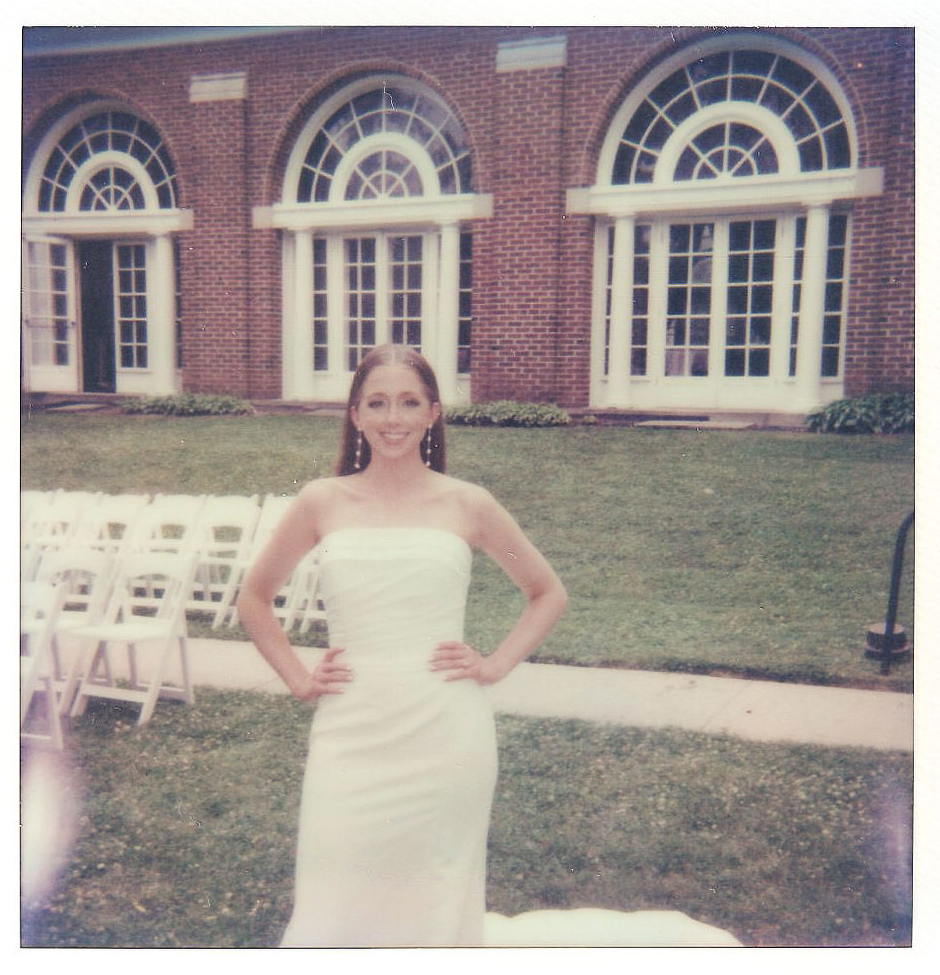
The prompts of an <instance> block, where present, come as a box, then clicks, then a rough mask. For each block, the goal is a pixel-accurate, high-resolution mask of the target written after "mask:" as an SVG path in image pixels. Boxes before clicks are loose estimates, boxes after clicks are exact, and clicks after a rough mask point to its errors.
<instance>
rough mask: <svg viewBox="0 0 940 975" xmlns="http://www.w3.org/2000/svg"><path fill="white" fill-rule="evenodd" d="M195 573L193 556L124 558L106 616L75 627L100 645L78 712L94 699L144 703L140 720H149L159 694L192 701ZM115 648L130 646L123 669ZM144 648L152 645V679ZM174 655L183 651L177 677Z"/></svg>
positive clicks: (153, 554)
mask: <svg viewBox="0 0 940 975" xmlns="http://www.w3.org/2000/svg"><path fill="white" fill-rule="evenodd" d="M192 577H193V559H192V556H191V555H190V556H180V555H177V554H173V553H167V552H144V553H140V554H136V555H129V556H127V557H125V558H124V559H122V560H121V564H120V565H119V567H118V570H117V572H116V574H115V581H114V592H113V594H112V597H111V601H110V603H109V605H108V609H107V611H106V613H105V618H104V620H103V621H102V622H101V623H100V624H98V625H97V626H94V625H93V626H86V627H78V628H77V629H75V630H74V631H72V632H73V633H74V635H75V636H76V637H80V638H82V639H85V640H88V641H89V643H94V645H95V649H94V652H93V653H92V654H91V656H90V659H89V660H88V665H87V667H86V668H85V671H84V674H83V676H82V679H81V682H80V683H79V686H78V692H77V694H76V696H75V704H74V705H73V707H72V715H73V716H78V715H80V714H82V713H83V712H84V710H85V706H86V704H87V703H88V699H89V698H92V697H94V698H105V699H109V700H116V701H127V702H132V703H137V704H140V705H141V709H140V714H139V716H138V719H137V723H138V724H144V723H145V722H147V721H149V720H150V717H151V715H152V714H153V709H154V707H155V706H156V703H157V700H158V698H166V699H171V700H182V701H185V702H186V703H187V704H191V703H192V702H193V699H194V698H193V688H192V682H191V680H190V675H189V661H188V658H187V646H186V607H185V601H186V593H187V592H188V591H189V588H190V587H191V586H192ZM115 646H124V647H125V648H126V650H127V666H126V669H124V670H122V671H118V669H117V667H116V660H115V659H114V658H113V657H112V655H111V654H112V649H113V648H114V647H115ZM142 646H148V647H150V648H151V652H150V663H151V666H150V668H149V671H150V672H149V677H147V678H145V676H144V675H143V674H142V673H141V667H140V665H141V663H142V661H141V659H140V658H139V657H138V652H137V651H138V647H142ZM174 653H176V654H178V663H179V674H178V678H179V679H178V680H171V679H170V676H171V675H170V673H169V670H170V667H171V664H172V658H173V656H174ZM102 670H103V671H104V673H103V675H102V673H101V671H102Z"/></svg>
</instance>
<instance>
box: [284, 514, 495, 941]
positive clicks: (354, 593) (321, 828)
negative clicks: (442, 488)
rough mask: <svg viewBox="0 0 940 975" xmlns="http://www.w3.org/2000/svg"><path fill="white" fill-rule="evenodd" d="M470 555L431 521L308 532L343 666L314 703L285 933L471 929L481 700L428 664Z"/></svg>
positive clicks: (491, 774) (486, 735)
mask: <svg viewBox="0 0 940 975" xmlns="http://www.w3.org/2000/svg"><path fill="white" fill-rule="evenodd" d="M471 561H472V557H471V551H470V548H469V546H468V545H467V543H466V542H465V541H464V540H463V539H462V538H460V537H459V536H457V535H455V534H452V533H450V532H447V531H441V530H438V529H428V528H345V529H341V530H339V531H336V532H331V533H330V534H328V535H327V536H326V537H325V538H323V539H322V541H321V543H320V577H319V585H320V595H321V598H322V599H323V603H324V606H325V609H326V614H327V620H328V625H329V633H330V645H331V646H334V647H343V648H345V652H344V653H343V654H342V655H341V658H340V659H342V660H344V661H345V662H346V663H347V665H348V666H349V667H350V668H351V669H352V671H353V679H352V681H351V682H350V683H349V684H347V685H346V686H345V690H344V691H343V693H342V694H338V695H326V696H324V697H322V698H321V699H320V700H319V702H318V704H317V709H316V712H315V715H314V720H313V724H312V727H311V735H310V747H309V753H308V759H307V768H306V773H305V777H304V785H303V792H302V796H301V807H300V830H299V835H298V844H297V865H296V876H295V899H294V911H293V915H292V917H291V920H290V923H289V925H288V927H287V930H286V932H285V934H284V937H283V941H282V944H283V945H284V946H339V947H355V946H369V947H389V946H431V945H440V946H454V945H479V944H481V943H482V942H483V917H484V911H485V877H486V839H487V829H488V825H489V818H490V806H491V802H492V796H493V788H494V786H495V781H496V733H495V725H494V720H493V711H492V707H491V705H490V704H489V701H488V699H487V697H486V694H485V693H484V691H483V689H482V688H481V687H480V686H479V685H478V684H477V683H476V682H475V681H470V680H458V681H449V682H448V681H445V680H444V677H443V675H442V674H441V673H439V672H434V671H432V670H431V669H430V660H431V656H432V654H433V652H434V649H435V647H436V646H437V644H438V643H440V642H442V641H444V640H462V639H463V632H464V612H465V606H466V597H467V588H468V585H469V581H470V568H471Z"/></svg>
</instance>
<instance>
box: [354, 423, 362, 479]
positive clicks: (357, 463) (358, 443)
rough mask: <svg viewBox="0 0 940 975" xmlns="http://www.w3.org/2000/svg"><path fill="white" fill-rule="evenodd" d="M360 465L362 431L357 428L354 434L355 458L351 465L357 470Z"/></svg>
mask: <svg viewBox="0 0 940 975" xmlns="http://www.w3.org/2000/svg"><path fill="white" fill-rule="evenodd" d="M361 466H362V431H361V430H359V431H358V432H357V434H356V459H355V460H354V461H353V467H354V468H355V469H356V470H357V471H358V470H359V468H360V467H361Z"/></svg>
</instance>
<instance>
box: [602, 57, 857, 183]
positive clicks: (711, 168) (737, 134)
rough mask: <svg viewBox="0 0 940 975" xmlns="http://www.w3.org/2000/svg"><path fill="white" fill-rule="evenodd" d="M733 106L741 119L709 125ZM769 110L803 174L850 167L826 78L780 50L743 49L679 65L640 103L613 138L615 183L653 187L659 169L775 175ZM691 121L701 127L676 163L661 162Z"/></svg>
mask: <svg viewBox="0 0 940 975" xmlns="http://www.w3.org/2000/svg"><path fill="white" fill-rule="evenodd" d="M830 84H831V82H830ZM729 111H730V114H731V115H732V118H733V116H734V115H740V117H741V119H742V120H741V121H732V120H725V121H721V122H718V123H715V124H707V123H706V122H705V119H707V117H708V115H728V114H729ZM764 115H766V117H767V122H769V123H770V125H768V126H767V127H768V128H770V127H771V126H772V127H773V128H774V129H778V131H780V132H781V134H782V131H783V129H785V130H786V134H787V135H788V136H789V140H788V139H787V138H786V135H784V136H783V141H785V142H792V146H793V148H794V149H795V150H796V154H797V161H798V168H799V171H801V172H818V171H820V170H825V169H844V168H847V167H848V166H850V165H851V162H852V150H851V145H850V142H849V130H848V126H847V124H846V121H845V118H844V117H843V109H842V108H841V107H840V105H839V104H838V102H837V101H836V98H835V97H834V96H833V94H832V93H831V91H830V88H829V87H828V85H827V83H826V81H824V80H823V79H822V78H821V77H819V75H818V74H816V73H814V72H813V71H812V70H809V69H807V68H806V67H804V66H803V65H801V64H798V63H797V62H796V61H795V60H793V59H792V58H790V57H786V56H784V55H783V54H782V53H779V52H776V51H771V50H759V49H755V48H753V47H744V48H741V49H734V50H723V51H717V52H715V53H714V54H709V55H706V56H705V57H701V58H698V59H696V60H694V61H691V62H688V63H685V64H683V65H682V66H681V67H680V68H677V69H676V70H674V71H671V72H670V73H669V74H667V76H666V77H665V78H663V80H662V81H660V82H659V83H658V84H656V85H655V87H654V88H653V89H652V90H651V91H649V92H648V93H647V94H645V95H644V96H643V97H642V99H640V100H639V104H638V105H637V106H636V107H635V108H634V109H633V111H632V114H631V115H630V118H629V121H628V122H627V124H626V126H625V127H624V129H623V132H622V134H621V136H620V139H619V143H618V144H617V148H616V156H615V159H614V162H613V172H612V174H611V183H612V184H614V185H618V184H628V183H649V182H652V181H653V176H654V174H656V176H657V177H658V179H659V181H660V182H671V181H681V180H687V179H714V178H719V177H721V176H730V177H734V176H752V175H770V174H774V173H777V172H779V171H780V169H779V162H778V159H777V155H776V151H775V149H774V146H773V141H772V139H771V136H770V133H769V132H765V131H762V126H761V116H764ZM690 120H691V121H692V125H693V126H694V128H695V129H697V130H698V131H697V132H696V133H695V134H694V135H692V136H691V137H689V138H687V139H683V140H682V141H683V142H684V145H683V146H682V148H681V150H680V152H679V153H676V152H675V151H673V156H676V155H678V165H677V166H675V167H669V168H659V166H658V163H659V161H660V159H661V157H662V155H663V149H664V147H665V146H666V144H667V143H668V142H669V141H670V140H671V139H672V138H673V136H674V135H675V134H676V132H677V131H678V132H682V130H683V127H685V129H686V130H688V124H687V123H689V122H690ZM745 120H748V121H745ZM750 120H753V122H751V123H750V124H748V122H749V121H750ZM777 123H779V124H777ZM780 125H782V127H783V129H780V128H779V126H780ZM703 126H704V127H703Z"/></svg>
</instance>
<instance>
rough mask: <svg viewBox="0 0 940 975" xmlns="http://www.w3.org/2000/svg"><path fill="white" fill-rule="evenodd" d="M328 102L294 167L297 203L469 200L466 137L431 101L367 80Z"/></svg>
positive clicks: (417, 91) (410, 86)
mask: <svg viewBox="0 0 940 975" xmlns="http://www.w3.org/2000/svg"><path fill="white" fill-rule="evenodd" d="M360 87H361V88H364V90H363V91H362V92H361V93H359V94H356V93H355V92H356V90H357V89H358V88H360ZM335 101H336V100H333V101H331V102H330V103H329V104H330V107H329V109H328V111H329V115H328V117H327V118H326V119H324V120H323V121H322V122H321V121H320V119H321V117H322V116H323V114H324V112H319V113H317V116H316V117H315V118H316V121H315V122H314V124H313V126H308V128H307V134H310V131H311V128H315V129H316V131H315V133H314V134H313V138H312V139H311V141H310V145H309V148H308V149H307V150H306V152H305V153H304V156H303V161H302V163H301V165H300V172H299V175H298V178H297V184H296V185H297V191H296V199H297V201H298V202H300V203H305V202H316V203H322V202H325V201H327V200H330V199H334V200H335V199H337V198H339V199H344V200H365V199H372V200H374V199H381V198H386V197H413V196H424V195H425V194H427V195H433V196H436V195H439V194H454V193H467V192H469V190H470V150H469V147H468V145H467V139H466V136H465V135H464V132H463V129H462V127H461V126H460V124H459V123H458V121H457V119H456V118H455V117H454V115H453V113H452V112H451V111H450V109H449V108H448V107H447V105H446V104H444V102H443V101H441V99H439V98H438V97H437V96H436V95H434V94H433V93H431V92H429V91H427V90H426V89H424V88H423V87H422V86H418V85H416V84H415V83H414V82H411V81H408V80H406V79H399V80H398V81H396V82H383V83H381V84H379V82H378V79H373V80H369V81H368V82H367V83H366V84H365V85H357V86H355V88H353V89H352V90H351V91H347V92H344V93H343V95H342V97H341V98H340V99H338V101H339V104H338V105H335ZM301 142H303V137H301ZM396 147H397V148H396ZM422 170H423V171H424V172H423V174H422ZM337 180H338V189H337Z"/></svg>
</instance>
